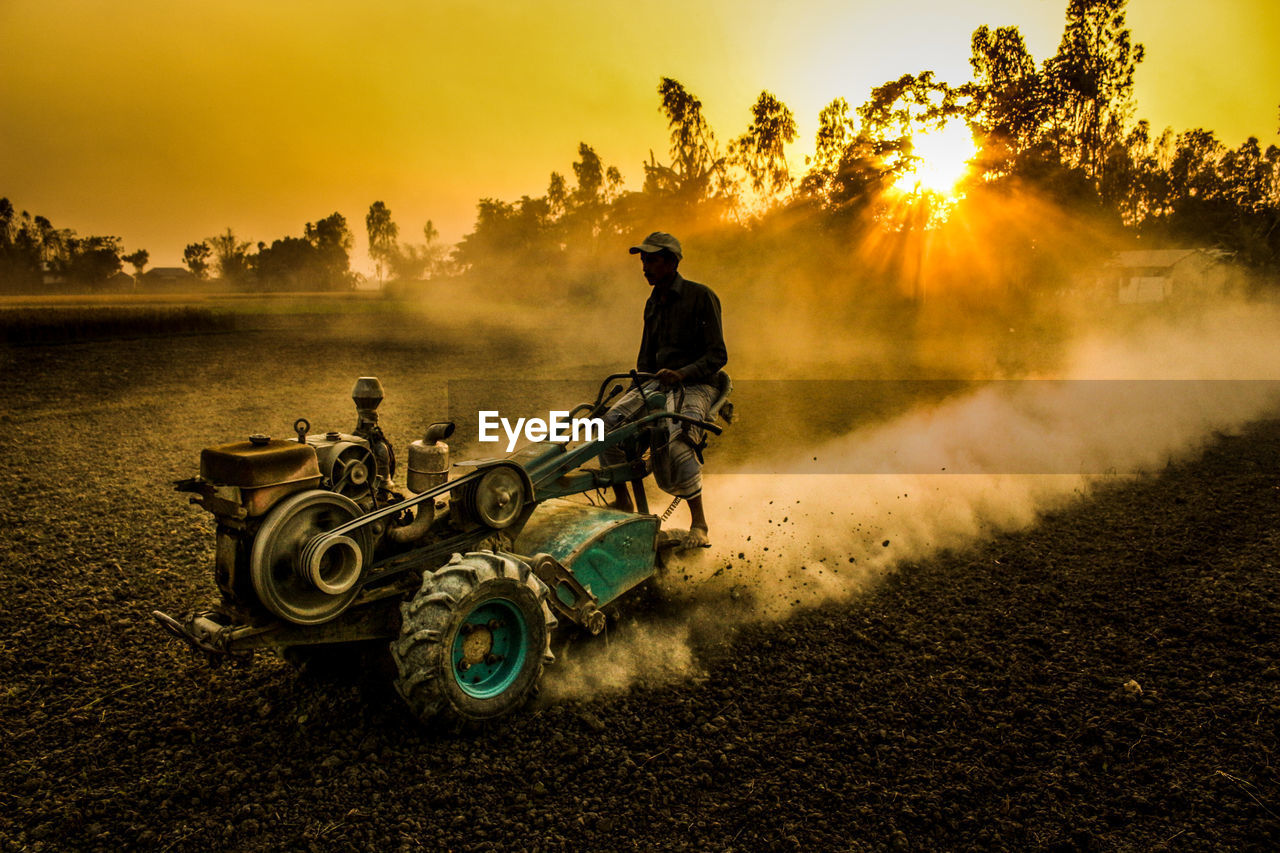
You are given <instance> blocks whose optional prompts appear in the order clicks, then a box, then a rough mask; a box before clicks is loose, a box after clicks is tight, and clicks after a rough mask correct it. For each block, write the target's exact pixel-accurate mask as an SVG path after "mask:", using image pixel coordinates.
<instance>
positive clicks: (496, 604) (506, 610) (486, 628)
mask: <svg viewBox="0 0 1280 853" xmlns="http://www.w3.org/2000/svg"><path fill="white" fill-rule="evenodd" d="M476 632H481V633H484V632H487V633H488V637H487V638H485V639H486V640H487V643H484V645H485V646H487V648H488V652H489V654H488V655H487V656H486V658H485V659H482V660H475V661H467V660H466V644H467V638H468V637H469V636H471V635H472V634H474V633H476ZM528 654H529V632H528V630H527V626H526V625H525V621H524V616H523V615H521V613H520V608H519V607H517V606H516V605H515V604H514V603H513V602H510V601H507V600H506V599H505V598H492V599H489V600H488V601H485V602H482V603H481V604H480V606H479V607H477V608H476V609H475V610H472V611H471V612H470V613H468V614H467V616H466V618H465V619H463V620H462V625H460V626H459V631H458V634H457V637H456V638H455V639H454V641H453V670H452V671H453V677H454V680H456V681H457V682H458V686H459V687H461V688H462V692H463V693H466V694H467V695H468V696H474V697H475V698H477V699H492V698H493V697H494V696H500V695H501V694H502V692H503V691H505V690H507V689H508V688H510V687H511V685H512V684H513V683H514V682H515V680H516V679H517V678H518V677H519V676H520V670H521V669H523V668H524V661H525V658H526V657H527V656H528Z"/></svg>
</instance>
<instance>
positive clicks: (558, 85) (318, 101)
mask: <svg viewBox="0 0 1280 853" xmlns="http://www.w3.org/2000/svg"><path fill="white" fill-rule="evenodd" d="M1065 6H1066V0H968V1H967V2H964V1H963V0H900V2H897V3H892V4H890V3H885V2H882V0H843V2H836V1H835V0H792V2H788V3H782V2H766V0H678V2H677V0H647V2H645V3H643V4H635V3H617V2H606V0H550V1H549V2H508V3H492V2H488V3H482V2H469V0H371V2H368V3H360V4H358V3H351V2H349V0H344V2H338V0H306V2H298V0H269V2H266V3H263V2H261V0H253V2H238V1H237V2H228V1H227V0H224V2H215V0H205V1H204V2H199V3H174V2H173V0H112V2H99V0H0V56H4V57H5V63H4V64H5V72H4V74H3V75H0V196H5V197H8V198H9V199H10V201H11V202H12V203H13V204H14V206H15V207H16V208H17V209H19V210H29V211H31V213H32V214H42V215H44V216H46V217H48V218H49V219H50V220H51V221H52V222H53V224H54V225H55V226H56V227H60V228H73V229H75V230H76V231H77V232H78V233H79V234H81V235H85V234H113V235H117V236H119V237H121V238H122V240H123V243H124V246H125V249H126V250H128V251H132V250H134V249H138V248H142V249H147V250H148V251H149V252H150V254H151V263H152V265H155V266H177V265H179V264H180V263H181V256H182V250H183V247H184V246H186V245H187V244H188V243H192V242H196V241H198V240H201V239H204V238H207V237H209V236H211V235H213V234H215V233H219V232H222V231H225V230H226V229H227V228H232V229H233V230H234V231H235V233H236V234H237V236H239V237H240V238H241V239H244V240H247V241H250V242H253V243H256V242H257V241H260V240H261V241H265V242H267V243H270V242H271V241H272V240H275V239H278V238H280V237H284V236H301V234H302V231H303V227H304V224H305V223H307V222H314V221H316V220H318V219H320V218H322V217H325V216H327V215H329V214H330V213H333V212H334V211H337V212H340V213H342V214H343V215H344V216H345V217H346V218H347V220H348V223H349V225H350V226H351V228H352V231H353V232H354V233H355V236H356V252H355V254H354V256H353V267H354V268H355V269H357V270H358V271H362V272H366V273H367V272H369V265H368V261H367V257H366V256H365V243H366V241H365V234H364V217H365V214H366V212H367V211H368V208H369V205H370V204H371V203H372V202H373V201H376V200H381V201H383V202H385V203H386V204H387V205H388V206H389V207H390V209H391V211H392V214H393V217H394V219H395V221H396V222H397V224H398V225H399V226H400V233H401V239H402V240H404V241H406V242H421V231H422V226H423V225H424V224H425V223H426V221H427V220H428V219H430V220H431V221H432V222H433V224H434V225H435V227H436V228H437V229H438V230H439V232H440V234H441V237H442V239H444V240H445V241H446V242H454V241H456V240H458V239H459V238H461V237H462V236H463V235H464V234H465V233H467V232H468V231H469V230H470V229H471V227H472V225H473V224H474V221H475V208H476V203H477V202H478V201H479V200H480V199H481V198H498V199H503V200H506V201H514V200H516V199H518V198H519V197H520V196H522V195H531V196H537V195H542V194H544V193H545V192H546V187H547V181H548V178H549V176H550V173H551V172H552V171H559V172H560V173H562V174H565V175H567V176H570V177H571V176H572V163H573V161H574V160H575V159H576V158H577V149H578V144H579V142H586V143H588V144H590V145H591V146H593V147H594V148H595V150H596V152H597V153H598V154H599V155H600V156H601V158H602V159H603V160H604V161H605V163H606V164H608V165H614V166H617V167H618V168H619V169H620V170H621V172H622V174H623V177H624V179H625V183H626V186H627V187H628V188H632V189H638V188H639V186H640V184H641V181H642V178H643V173H642V169H641V163H642V162H643V161H644V160H646V159H647V158H648V156H649V153H650V152H651V151H652V152H654V153H655V154H656V155H657V156H658V158H659V159H664V158H665V156H666V153H667V132H666V128H665V125H664V120H663V118H662V116H661V114H660V113H659V110H658V106H659V102H658V95H657V86H658V81H659V79H660V78H661V77H663V76H669V77H674V78H675V79H677V80H679V81H680V82H682V83H683V84H684V85H685V87H686V88H687V89H688V90H689V91H691V92H692V93H694V94H695V95H696V96H698V97H699V98H700V99H701V100H702V103H703V106H704V113H705V115H706V116H707V118H708V120H709V121H710V123H711V126H712V127H713V129H714V130H715V131H716V133H717V136H718V137H719V139H720V140H721V142H722V144H723V143H724V142H727V141H728V140H729V139H731V138H732V137H734V136H736V135H738V134H740V133H742V132H743V131H744V130H745V129H746V126H747V124H748V122H749V109H750V107H751V104H752V103H753V102H754V101H755V99H756V97H757V96H758V95H759V93H760V92H761V91H762V90H766V89H767V90H769V91H771V92H772V93H774V94H775V95H776V96H777V97H778V98H779V99H781V100H782V101H783V102H784V103H785V104H787V105H788V106H789V107H790V108H791V110H792V111H793V112H794V113H795V115H796V119H797V124H798V126H799V132H800V138H799V140H797V143H796V144H795V145H794V146H793V147H792V150H791V152H790V155H791V158H792V160H793V162H795V163H796V164H802V163H803V157H804V154H805V153H806V152H807V151H811V150H812V147H813V134H814V132H815V131H816V129H817V115H818V112H819V110H821V109H822V107H823V106H825V105H826V104H827V103H829V102H830V101H831V100H832V99H834V98H837V97H843V98H845V99H846V100H848V101H849V103H850V104H851V105H852V106H856V105H858V104H860V103H862V102H863V101H864V100H865V99H866V97H867V95H868V93H869V91H870V89H871V88H872V87H874V86H877V85H879V84H881V83H883V82H885V81H887V80H890V79H894V78H897V77H899V76H901V75H902V74H905V73H914V72H918V71H922V70H932V71H934V72H935V73H936V74H937V76H938V77H939V78H940V79H942V80H946V81H947V82H950V83H952V84H959V83H963V82H965V81H966V80H968V79H969V78H970V70H969V66H968V57H969V39H970V36H971V34H972V33H973V31H974V30H975V29H976V28H977V27H979V26H981V25H984V24H985V25H988V26H990V27H992V28H995V27H999V26H1017V27H1018V28H1019V29H1020V30H1021V32H1022V34H1023V36H1024V38H1025V39H1026V41H1027V45H1028V48H1029V49H1030V50H1031V53H1032V55H1033V56H1034V57H1035V58H1036V60H1037V61H1042V60H1043V59H1045V58H1046V57H1048V56H1050V55H1052V54H1053V52H1054V51H1055V50H1056V48H1057V45H1058V41H1059V39H1060V37H1061V33H1062V25H1063V15H1064V9H1065ZM1128 23H1129V27H1130V29H1131V30H1132V31H1133V34H1134V38H1135V40H1136V41H1138V42H1141V43H1142V44H1143V45H1145V47H1146V60H1145V61H1144V62H1143V64H1142V65H1141V66H1140V67H1139V69H1138V75H1137V82H1136V91H1137V117H1139V118H1146V119H1148V120H1150V121H1151V124H1152V126H1153V128H1154V129H1155V130H1156V131H1157V132H1158V131H1159V130H1160V129H1163V128H1164V127H1172V128H1173V129H1174V130H1175V131H1181V130H1186V129H1189V128H1193V127H1205V128H1209V129H1212V130H1214V131H1215V132H1216V133H1217V134H1218V137H1219V138H1220V139H1222V140H1223V141H1224V142H1226V143H1227V144H1228V145H1231V146H1237V145H1239V144H1240V143H1241V142H1243V141H1244V140H1245V138H1247V137H1248V136H1251V135H1252V136H1257V137H1258V138H1259V139H1260V140H1261V141H1262V143H1263V145H1264V146H1265V145H1268V144H1277V143H1280V137H1278V136H1277V133H1276V131H1277V125H1278V124H1280V118H1278V116H1277V113H1278V105H1280V51H1277V50H1276V49H1275V46H1276V45H1280V0H1220V2H1217V3H1214V4H1205V3H1204V2H1203V0H1130V2H1129V6H1128Z"/></svg>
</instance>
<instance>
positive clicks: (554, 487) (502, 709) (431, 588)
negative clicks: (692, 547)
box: [154, 372, 732, 722]
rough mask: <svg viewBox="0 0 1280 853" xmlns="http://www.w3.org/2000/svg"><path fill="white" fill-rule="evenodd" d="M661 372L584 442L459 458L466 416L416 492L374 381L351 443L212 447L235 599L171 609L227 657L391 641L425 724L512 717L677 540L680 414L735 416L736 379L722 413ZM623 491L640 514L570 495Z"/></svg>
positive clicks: (724, 393)
mask: <svg viewBox="0 0 1280 853" xmlns="http://www.w3.org/2000/svg"><path fill="white" fill-rule="evenodd" d="M651 379H653V377H651V376H649V375H646V374H639V373H635V372H632V373H629V374H613V375H611V376H609V377H607V378H606V379H605V380H604V382H603V383H601V385H600V390H599V392H598V393H597V395H596V398H595V400H594V401H593V402H591V403H584V404H582V405H580V406H578V407H577V408H575V409H573V410H572V412H570V416H571V417H573V418H595V417H599V416H600V415H601V414H603V412H604V411H605V410H606V409H607V408H608V405H609V403H610V401H611V400H612V399H613V398H614V397H615V396H616V395H617V394H619V393H621V391H622V389H623V385H622V383H620V382H618V380H628V381H629V382H630V384H631V385H632V387H635V388H640V389H642V392H643V393H644V402H645V405H644V406H643V407H642V408H641V409H640V411H639V412H638V413H637V414H636V416H634V417H633V418H631V419H630V420H629V421H627V422H625V423H623V424H621V425H619V426H617V427H616V428H614V429H613V430H611V431H610V432H608V433H607V434H605V435H604V437H603V438H597V439H596V440H591V441H586V442H581V443H577V444H574V443H571V442H549V441H544V442H536V443H532V444H529V445H527V446H525V447H523V448H520V449H519V450H516V451H515V452H514V453H511V454H510V455H508V456H507V457H505V458H501V459H477V460H472V461H468V462H459V463H456V464H454V465H451V464H450V459H449V447H448V445H447V444H446V443H445V441H446V439H448V438H449V436H450V435H451V434H452V433H453V429H454V425H453V424H452V423H436V424H432V425H431V426H430V427H428V428H427V430H426V434H425V436H424V437H423V438H422V439H420V440H418V441H415V442H413V443H412V444H410V445H409V458H408V474H407V476H406V478H405V486H406V488H403V489H402V488H401V487H400V486H399V485H398V484H397V483H396V480H395V476H396V459H395V453H394V452H393V450H392V448H391V444H390V443H389V442H388V441H387V439H386V437H385V436H384V435H383V433H382V429H381V428H380V427H379V426H378V416H377V408H378V405H379V404H380V403H381V402H382V397H383V395H382V386H381V383H379V381H378V380H377V379H376V378H374V377H363V378H361V379H359V380H357V381H356V385H355V389H354V390H353V392H352V399H353V400H354V401H355V404H356V409H357V412H358V420H357V424H356V427H355V430H354V431H353V432H352V433H350V434H348V433H341V432H327V433H323V434H309V433H308V431H309V429H310V424H309V423H308V422H307V421H306V420H305V419H301V418H300V419H298V421H297V422H296V423H295V424H294V430H295V431H296V432H297V438H296V439H272V438H269V437H267V436H265V435H252V436H250V437H249V439H248V441H241V442H234V443H231V444H222V445H218V446H216V447H209V448H206V449H204V450H203V451H202V452H201V454H200V474H199V476H197V477H193V478H191V479H188V480H183V481H181V482H179V483H178V484H177V487H178V490H179V491H183V492H190V493H193V494H195V495H196V497H194V498H192V499H191V502H192V503H195V504H199V505H200V506H202V507H203V508H204V509H206V510H208V511H209V512H210V513H212V514H213V516H214V517H215V519H216V520H217V534H216V536H217V548H216V555H215V558H214V574H215V578H216V581H217V586H218V590H219V592H220V593H221V601H220V602H219V603H218V604H217V605H216V606H214V607H212V608H210V609H206V610H200V611H196V612H192V613H190V614H188V615H186V616H185V617H184V618H182V619H175V618H173V617H172V616H169V615H167V614H165V613H162V612H160V611H156V612H155V614H154V615H155V618H156V619H157V620H158V621H159V622H160V624H161V625H163V626H164V627H165V628H167V629H168V630H169V631H170V632H172V633H173V634H174V635H176V636H177V637H180V638H181V639H183V640H185V641H186V642H188V643H190V644H191V646H192V647H193V648H195V649H196V650H198V651H199V652H201V653H203V654H205V655H207V656H208V657H209V658H210V659H211V660H213V661H220V660H225V659H228V658H232V659H238V660H247V659H249V658H251V657H252V656H253V653H254V652H256V651H259V650H270V651H274V652H276V653H278V654H280V655H282V656H284V657H288V658H292V659H295V660H297V659H323V658H324V657H325V656H327V655H333V654H338V653H339V652H340V651H341V650H342V649H344V648H347V647H348V644H352V643H364V642H367V641H373V640H390V643H389V649H390V656H391V658H392V660H393V661H394V665H395V676H394V678H395V686H396V689H397V690H398V691H399V693H400V695H401V696H403V697H404V699H405V701H406V702H408V704H409V707H410V708H411V709H412V710H413V712H414V714H416V715H417V716H418V717H419V718H420V719H422V720H423V721H429V720H433V719H443V720H453V721H463V722H465V721H480V720H486V719H492V718H494V717H499V716H501V715H503V714H507V713H509V712H511V711H513V710H515V709H516V708H518V707H520V706H521V705H522V704H523V703H524V702H525V700H526V699H527V698H528V697H529V695H530V694H531V692H532V691H533V689H534V687H535V686H536V685H537V683H538V680H539V678H540V677H541V675H542V669H543V665H544V664H546V663H550V662H551V661H552V660H553V659H554V658H553V655H552V654H551V637H552V633H553V632H554V631H556V630H557V628H559V629H561V630H563V629H567V628H570V627H572V629H573V630H576V631H585V632H588V633H591V634H598V633H599V632H600V631H601V630H603V629H604V626H605V614H604V612H603V611H602V608H604V607H605V606H606V605H609V604H610V603H612V602H614V601H616V600H617V599H618V598H619V597H620V596H623V595H624V594H625V593H627V592H628V591H630V590H632V589H634V588H635V587H637V586H639V585H640V584H642V583H643V582H644V581H646V580H647V579H649V578H650V577H652V576H653V575H654V574H655V572H656V571H657V570H658V567H659V562H660V559H661V552H662V551H663V550H664V548H665V546H666V545H667V544H668V540H669V539H670V537H669V535H668V534H666V533H665V532H664V531H662V530H661V529H660V528H661V519H659V518H658V517H657V516H656V515H654V514H652V513H650V512H649V511H648V505H647V502H646V500H645V491H644V486H643V481H644V479H645V477H647V476H649V474H650V473H651V472H652V460H651V457H652V452H653V449H654V448H655V447H658V446H660V444H661V442H663V441H666V440H667V435H668V431H669V430H668V427H669V424H670V422H671V421H672V420H675V421H681V422H686V423H688V424H690V425H691V426H697V427H701V428H702V429H703V430H705V431H706V432H708V433H712V434H715V435H719V434H720V433H721V431H722V427H721V426H719V425H718V424H717V421H721V422H723V423H728V421H729V420H730V417H731V412H732V404H730V403H728V397H729V392H730V389H731V383H730V381H729V377H728V375H726V374H724V373H720V374H719V375H717V377H716V380H715V381H716V383H717V385H718V388H719V391H720V393H719V396H718V399H717V400H716V402H715V404H714V405H713V406H712V408H711V411H710V414H709V415H708V420H707V421H696V420H693V419H690V418H686V417H684V416H682V415H680V414H678V413H675V412H670V411H667V395H666V394H665V393H663V392H661V391H656V390H645V389H651V388H653V387H654V385H653V384H652V383H651V382H649V380H651ZM611 383H617V384H615V385H614V387H613V388H612V389H610V384H611ZM646 383H647V384H646ZM606 389H610V390H608V391H606ZM702 445H705V440H704V441H703V442H701V443H700V445H699V446H698V448H697V452H699V453H701V449H702ZM614 446H618V447H621V448H622V450H623V451H624V455H625V458H626V461H625V462H624V463H619V464H614V465H606V464H604V463H603V462H601V460H600V456H601V454H602V453H604V451H605V450H607V449H609V448H611V447H614ZM621 484H629V485H630V487H631V489H632V492H633V494H634V496H635V506H636V507H637V511H636V512H622V511H619V510H616V509H612V508H609V507H605V506H599V505H595V504H592V503H584V502H576V501H570V500H565V499H566V498H569V497H571V496H574V495H580V494H586V493H591V492H596V491H597V490H603V489H606V488H608V487H611V486H614V485H621ZM671 541H673V542H674V543H675V544H677V545H678V542H679V540H678V537H676V538H675V539H674V540H671Z"/></svg>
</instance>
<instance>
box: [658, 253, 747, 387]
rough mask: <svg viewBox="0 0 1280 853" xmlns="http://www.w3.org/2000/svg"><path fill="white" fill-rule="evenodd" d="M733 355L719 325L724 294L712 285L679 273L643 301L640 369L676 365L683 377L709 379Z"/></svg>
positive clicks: (673, 366)
mask: <svg viewBox="0 0 1280 853" xmlns="http://www.w3.org/2000/svg"><path fill="white" fill-rule="evenodd" d="M728 361H729V353H728V351H727V350H726V349H725V346H724V330H723V329H722V328H721V326H720V300H719V299H718V298H717V297H716V295H715V293H714V292H713V291H712V290H711V288H709V287H707V286H706V285H705V284H698V283H697V282H696V281H688V280H686V279H685V278H683V277H681V276H680V274H679V273H677V274H676V277H675V280H674V281H672V282H671V284H670V285H669V286H668V287H666V288H663V289H661V290H660V289H659V288H657V287H655V288H654V289H653V293H651V294H649V300H648V301H647V302H645V304H644V333H643V334H642V335H641V336H640V355H639V357H638V358H637V359H636V369H637V370H639V371H640V372H641V373H656V372H658V371H659V370H662V369H663V368H667V369H670V370H675V371H678V372H679V373H680V375H681V376H683V377H684V381H685V382H708V381H710V380H711V377H713V376H715V375H716V371H718V370H719V369H720V368H722V367H724V366H725V364H726V363H727V362H728Z"/></svg>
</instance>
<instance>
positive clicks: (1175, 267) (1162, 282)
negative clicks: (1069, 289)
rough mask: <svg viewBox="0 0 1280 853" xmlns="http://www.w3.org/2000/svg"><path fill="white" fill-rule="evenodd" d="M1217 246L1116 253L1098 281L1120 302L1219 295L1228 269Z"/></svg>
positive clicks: (1225, 257)
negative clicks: (1211, 247)
mask: <svg viewBox="0 0 1280 853" xmlns="http://www.w3.org/2000/svg"><path fill="white" fill-rule="evenodd" d="M1226 259H1227V255H1226V253H1225V252H1221V251H1219V250H1217V249H1146V250H1142V251H1133V252H1116V253H1115V255H1114V256H1113V257H1112V259H1111V260H1110V261H1109V262H1108V263H1107V265H1106V267H1105V269H1104V270H1103V273H1102V276H1101V277H1100V281H1099V283H1100V284H1101V285H1102V286H1103V287H1104V288H1105V289H1106V291H1107V292H1108V293H1109V294H1112V295H1114V297H1115V300H1116V301H1117V302H1118V303H1120V304H1121V305H1136V304H1139V303H1144V302H1166V301H1169V300H1184V299H1188V298H1195V297H1207V296H1211V295H1215V294H1221V293H1222V292H1223V291H1224V290H1225V289H1226V287H1227V284H1228V280H1229V277H1230V271H1229V268H1228V267H1227V264H1226Z"/></svg>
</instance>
